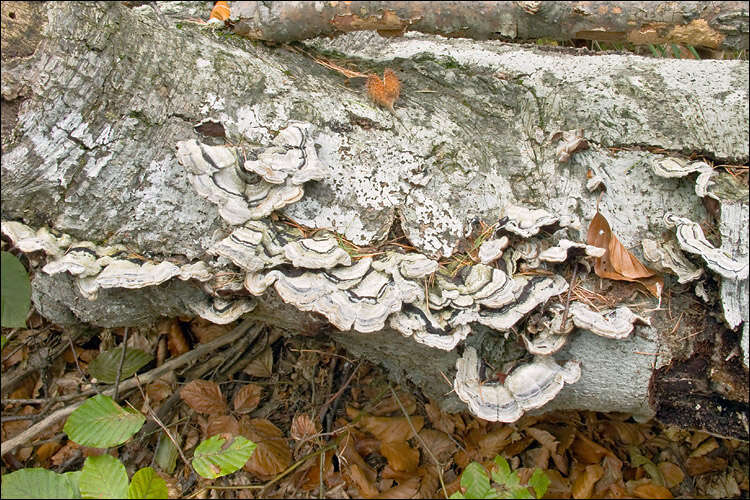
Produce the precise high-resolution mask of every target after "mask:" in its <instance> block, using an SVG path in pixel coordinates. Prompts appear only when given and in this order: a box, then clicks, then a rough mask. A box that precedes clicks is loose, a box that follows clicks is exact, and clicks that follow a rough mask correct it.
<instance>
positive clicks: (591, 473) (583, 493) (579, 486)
mask: <svg viewBox="0 0 750 500" xmlns="http://www.w3.org/2000/svg"><path fill="white" fill-rule="evenodd" d="M603 475H604V469H603V468H602V466H601V465H598V464H592V465H587V466H586V469H585V470H584V471H583V474H580V475H579V476H578V477H577V478H576V480H575V481H574V482H573V487H572V488H571V493H572V494H573V498H591V493H593V492H594V485H595V484H596V482H597V481H598V480H599V479H600V478H601V477H602V476H603Z"/></svg>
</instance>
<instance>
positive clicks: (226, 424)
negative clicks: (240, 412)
mask: <svg viewBox="0 0 750 500" xmlns="http://www.w3.org/2000/svg"><path fill="white" fill-rule="evenodd" d="M217 434H229V435H230V436H238V435H239V434H240V427H239V424H238V423H237V419H236V418H234V417H232V416H231V415H211V416H210V417H208V424H207V425H206V437H211V436H215V435H217Z"/></svg>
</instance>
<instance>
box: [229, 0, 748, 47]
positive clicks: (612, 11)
mask: <svg viewBox="0 0 750 500" xmlns="http://www.w3.org/2000/svg"><path fill="white" fill-rule="evenodd" d="M231 19H232V20H235V21H237V25H236V26H235V31H236V32H237V33H239V34H241V35H243V36H248V37H250V38H254V39H259V40H268V41H274V42H290V41H294V40H305V39H308V38H313V37H316V36H331V35H336V34H339V33H345V32H350V31H359V30H378V31H379V32H380V33H381V34H382V35H383V36H386V35H399V34H403V33H404V32H406V31H419V32H422V33H433V34H437V35H443V36H449V37H458V36H460V37H468V38H475V39H478V40H487V39H504V40H534V39H537V38H548V39H553V40H571V39H584V40H599V41H607V42H611V41H621V42H630V43H633V44H636V45H644V44H664V43H678V44H684V45H693V46H696V47H707V48H712V49H717V48H731V49H734V50H739V49H745V50H747V48H748V17H747V5H746V4H745V3H744V2H711V3H706V2H609V1H605V2H471V3H466V2H322V3H320V2H319V3H315V2H245V1H242V2H232V12H231Z"/></svg>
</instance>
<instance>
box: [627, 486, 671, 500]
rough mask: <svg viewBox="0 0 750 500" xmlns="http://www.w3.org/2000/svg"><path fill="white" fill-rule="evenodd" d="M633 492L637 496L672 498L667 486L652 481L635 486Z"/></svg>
mask: <svg viewBox="0 0 750 500" xmlns="http://www.w3.org/2000/svg"><path fill="white" fill-rule="evenodd" d="M633 494H634V495H635V496H637V497H638V498H674V496H672V492H671V491H669V490H668V489H667V488H665V487H664V486H659V485H658V484H653V483H649V484H642V485H640V486H636V487H635V488H634V489H633Z"/></svg>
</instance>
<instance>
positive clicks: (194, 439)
mask: <svg viewBox="0 0 750 500" xmlns="http://www.w3.org/2000/svg"><path fill="white" fill-rule="evenodd" d="M200 437H201V436H200V434H199V433H198V429H196V428H194V427H189V428H188V432H187V437H186V438H185V444H184V445H183V450H185V451H187V450H189V449H191V448H193V447H194V446H195V445H197V444H198V440H199V439H200Z"/></svg>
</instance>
